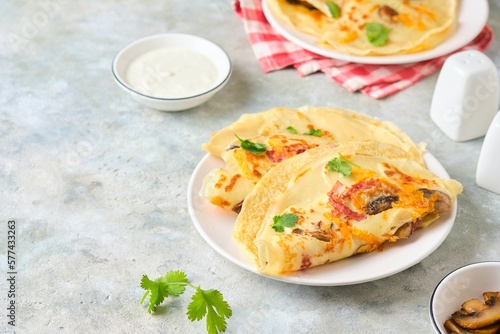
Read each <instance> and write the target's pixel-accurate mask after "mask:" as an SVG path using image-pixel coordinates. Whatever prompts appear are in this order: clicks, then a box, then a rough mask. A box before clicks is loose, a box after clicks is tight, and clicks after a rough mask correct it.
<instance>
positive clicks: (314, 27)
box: [266, 0, 457, 56]
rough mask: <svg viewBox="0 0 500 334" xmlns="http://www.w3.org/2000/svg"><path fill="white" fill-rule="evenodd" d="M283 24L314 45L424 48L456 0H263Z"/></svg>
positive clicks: (448, 23) (380, 50)
mask: <svg viewBox="0 0 500 334" xmlns="http://www.w3.org/2000/svg"><path fill="white" fill-rule="evenodd" d="M266 1H267V3H268V5H269V7H270V9H271V10H272V11H273V13H274V14H275V15H276V16H278V17H279V18H280V19H281V20H282V21H284V22H285V23H286V24H288V25H290V26H293V27H295V28H296V29H298V30H299V31H301V32H304V33H307V34H310V35H313V36H315V37H316V38H317V39H318V44H319V45H320V46H323V47H326V48H331V49H333V50H335V51H338V52H341V53H345V54H350V55H357V56H374V55H375V56H376V55H398V54H407V53H413V52H419V51H422V50H426V49H430V48H433V47H435V46H436V45H438V44H439V43H441V42H442V41H444V40H445V39H446V38H447V36H448V35H449V34H450V32H451V31H452V30H453V29H454V25H455V21H456V17H457V0H419V1H410V0H334V1H333V0H310V1H297V0H266Z"/></svg>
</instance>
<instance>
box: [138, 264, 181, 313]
mask: <svg viewBox="0 0 500 334" xmlns="http://www.w3.org/2000/svg"><path fill="white" fill-rule="evenodd" d="M186 284H188V280H187V277H186V274H185V273H183V272H182V271H175V270H171V271H169V272H167V273H166V274H165V276H163V277H159V278H157V279H155V280H154V281H152V280H150V279H149V277H148V276H146V275H143V276H142V279H141V288H143V289H144V290H146V293H145V294H144V295H143V296H142V299H141V304H142V303H143V302H144V299H146V297H147V296H148V295H149V307H148V313H152V312H155V311H156V307H157V306H158V305H160V304H161V303H162V302H163V300H165V298H166V297H168V296H174V297H177V296H179V295H181V294H182V293H183V292H184V290H185V286H186Z"/></svg>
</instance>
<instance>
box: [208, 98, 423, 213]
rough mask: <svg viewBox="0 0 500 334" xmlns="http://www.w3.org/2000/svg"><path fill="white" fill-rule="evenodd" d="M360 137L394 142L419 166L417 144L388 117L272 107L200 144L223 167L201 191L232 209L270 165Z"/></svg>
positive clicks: (212, 201)
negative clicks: (258, 148) (254, 148)
mask: <svg viewBox="0 0 500 334" xmlns="http://www.w3.org/2000/svg"><path fill="white" fill-rule="evenodd" d="M236 136H238V137H239V139H238V138H237V137H236ZM241 140H248V141H249V142H252V143H255V144H260V145H263V146H265V152H262V153H261V154H256V153H254V152H249V151H248V150H246V149H244V148H243V147H242V146H243V145H242V143H241ZM364 140H375V141H379V142H383V143H388V144H392V145H394V146H397V147H399V148H401V149H402V150H403V151H404V152H406V153H407V154H408V155H409V156H410V157H411V158H412V159H413V160H415V161H417V162H419V163H420V164H422V165H423V160H422V152H423V150H422V148H421V147H419V146H418V145H416V144H415V143H414V142H413V141H412V140H411V139H410V138H409V137H408V135H406V134H405V133H404V132H403V131H401V129H399V128H398V127H397V126H396V125H395V124H393V123H391V122H382V121H380V120H378V119H376V118H374V117H371V116H368V115H366V114H361V113H356V112H353V111H348V110H343V109H339V108H334V107H302V108H299V109H290V108H273V109H270V110H268V111H265V112H260V113H255V114H246V115H243V116H241V118H240V119H239V120H237V121H236V122H234V123H233V124H231V125H229V126H227V127H225V128H223V129H221V130H219V131H217V132H215V133H214V134H213V135H212V138H211V140H210V141H209V142H208V143H206V144H204V145H203V148H204V149H205V150H206V151H207V152H209V153H210V154H212V155H213V156H216V157H220V158H222V159H223V160H224V162H225V167H224V168H218V169H214V170H212V171H211V172H210V173H209V174H208V175H206V177H205V178H204V182H203V187H202V191H201V193H202V194H203V196H205V197H206V198H207V199H208V201H210V202H211V203H212V204H214V205H217V206H219V207H221V208H223V209H226V210H231V211H234V212H237V213H238V212H239V211H240V209H241V205H242V204H243V201H244V199H245V197H246V196H247V195H248V194H249V193H250V192H251V191H252V189H253V188H254V187H255V185H256V184H257V183H258V182H259V181H260V179H261V178H262V177H263V176H264V175H265V174H266V173H267V172H268V171H269V170H270V169H271V168H273V167H274V166H276V165H278V164H280V163H282V162H283V161H285V160H287V159H289V158H291V157H294V156H296V155H299V154H302V153H303V152H305V151H307V150H309V149H311V148H315V147H318V146H320V145H323V144H326V143H333V144H335V145H339V144H340V143H344V142H347V141H364Z"/></svg>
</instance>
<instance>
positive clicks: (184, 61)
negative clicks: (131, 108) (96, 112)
mask: <svg viewBox="0 0 500 334" xmlns="http://www.w3.org/2000/svg"><path fill="white" fill-rule="evenodd" d="M217 74H218V73H217V67H216V66H215V64H214V63H213V62H212V61H211V60H210V59H209V58H208V57H207V56H205V55H203V54H201V53H200V52H197V51H195V50H190V49H184V48H176V47H164V48H160V49H155V50H151V51H149V52H146V53H145V54H143V55H141V56H139V57H137V58H136V59H135V60H133V61H132V62H131V63H130V65H129V66H128V68H127V70H126V73H125V80H126V81H127V83H128V84H129V85H130V87H132V88H133V89H134V90H136V91H137V92H139V93H142V94H145V95H149V96H153V97H159V98H183V97H189V96H193V95H198V94H201V93H203V92H206V91H207V90H210V89H211V88H213V87H214V84H215V82H216V80H217Z"/></svg>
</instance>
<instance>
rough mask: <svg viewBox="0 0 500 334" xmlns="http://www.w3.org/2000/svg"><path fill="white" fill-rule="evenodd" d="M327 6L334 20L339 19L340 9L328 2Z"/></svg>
mask: <svg viewBox="0 0 500 334" xmlns="http://www.w3.org/2000/svg"><path fill="white" fill-rule="evenodd" d="M326 6H327V7H328V11H329V12H330V14H331V15H332V17H333V18H335V19H337V18H339V17H340V7H339V6H338V5H337V4H336V3H335V2H333V1H327V2H326Z"/></svg>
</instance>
